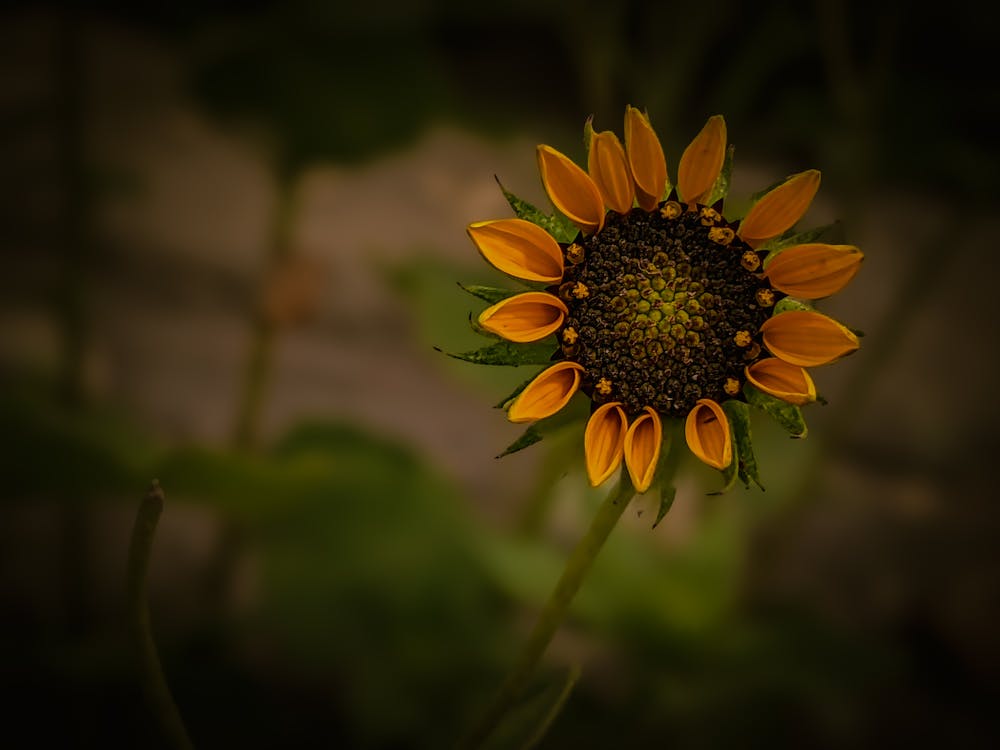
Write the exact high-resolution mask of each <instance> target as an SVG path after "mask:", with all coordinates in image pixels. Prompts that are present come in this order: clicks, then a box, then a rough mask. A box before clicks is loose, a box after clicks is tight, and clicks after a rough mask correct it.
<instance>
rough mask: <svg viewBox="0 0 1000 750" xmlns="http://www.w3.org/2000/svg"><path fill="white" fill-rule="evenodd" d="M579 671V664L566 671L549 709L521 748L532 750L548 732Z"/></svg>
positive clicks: (570, 691) (567, 697)
mask: <svg viewBox="0 0 1000 750" xmlns="http://www.w3.org/2000/svg"><path fill="white" fill-rule="evenodd" d="M580 671H581V670H580V665H579V664H574V665H573V666H572V667H571V668H570V669H569V671H568V672H567V673H566V678H565V679H564V680H563V681H562V686H561V687H560V689H559V692H558V693H557V694H556V696H555V699H554V700H553V701H552V703H551V704H550V705H549V709H548V710H547V711H546V712H545V715H544V716H542V717H541V720H540V721H539V722H538V725H537V726H536V727H535V729H534V731H533V732H532V733H531V735H529V737H528V739H526V740H525V741H524V744H523V745H521V750H533V748H536V747H538V745H539V743H541V741H542V740H544V739H545V735H546V734H548V732H549V729H550V728H551V727H552V724H553V723H554V722H555V720H556V719H557V718H558V716H559V713H560V712H561V711H562V709H563V706H565V705H566V701H567V700H569V695H570V693H572V692H573V688H574V687H575V686H576V683H577V681H578V680H579V679H580Z"/></svg>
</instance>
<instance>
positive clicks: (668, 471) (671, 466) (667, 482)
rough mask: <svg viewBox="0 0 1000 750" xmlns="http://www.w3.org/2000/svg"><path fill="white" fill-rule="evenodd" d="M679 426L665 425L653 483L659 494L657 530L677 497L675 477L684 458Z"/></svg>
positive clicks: (670, 422) (655, 521)
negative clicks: (679, 438)
mask: <svg viewBox="0 0 1000 750" xmlns="http://www.w3.org/2000/svg"><path fill="white" fill-rule="evenodd" d="M678 430H679V424H678V425H675V424H673V421H672V420H670V421H668V422H667V423H666V424H665V425H664V429H663V444H662V446H661V447H660V460H659V461H658V462H657V466H656V474H655V477H654V479H653V483H654V484H655V485H656V491H657V493H658V494H659V500H660V504H659V507H658V508H657V510H656V518H655V519H654V521H653V526H652V528H654V529H655V528H656V527H657V526H658V525H659V524H660V521H662V520H663V518H664V516H666V515H667V512H668V511H669V510H670V508H671V507H673V504H674V498H676V497H677V488H676V487H675V486H674V476H675V475H676V474H677V467H678V466H679V464H680V462H681V459H682V458H683V456H684V453H683V451H681V450H680V447H681V443H680V441H679V440H678V439H677V438H678V435H679V434H680V433H679V432H678Z"/></svg>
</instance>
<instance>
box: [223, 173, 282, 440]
mask: <svg viewBox="0 0 1000 750" xmlns="http://www.w3.org/2000/svg"><path fill="white" fill-rule="evenodd" d="M295 178H296V173H295V172H294V171H289V170H284V169H283V170H281V173H280V175H279V178H278V185H277V191H278V194H277V203H276V205H275V210H274V216H273V219H272V225H271V239H270V247H269V248H268V256H267V260H266V263H265V283H267V282H268V281H269V280H270V275H271V274H272V273H273V272H274V271H275V270H276V269H278V268H280V266H281V264H282V262H283V261H285V260H287V259H288V257H289V256H290V255H291V253H292V248H291V245H292V231H293V230H294V228H295V215H296V209H297V206H296V202H295V199H296V193H295V186H296V180H295ZM252 326H253V327H252V329H251V334H250V352H249V354H248V357H247V365H246V374H245V375H244V381H243V392H242V394H241V397H240V402H239V407H238V411H237V414H236V429H235V434H234V442H235V443H236V448H237V449H238V450H244V451H245V450H249V449H251V448H254V447H255V446H256V444H257V441H258V438H259V437H260V434H259V433H260V419H261V413H262V411H263V408H264V402H265V400H266V396H267V387H268V380H269V379H270V376H271V366H272V359H273V355H274V346H275V343H276V342H275V338H276V336H277V333H278V331H277V328H276V326H275V322H274V321H273V320H271V319H270V318H269V317H268V315H267V311H266V310H264V307H263V305H262V304H261V302H260V300H259V299H258V300H257V302H256V304H255V307H254V310H253V322H252Z"/></svg>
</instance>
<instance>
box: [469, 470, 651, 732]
mask: <svg viewBox="0 0 1000 750" xmlns="http://www.w3.org/2000/svg"><path fill="white" fill-rule="evenodd" d="M633 494H634V490H633V488H632V482H631V480H630V479H629V476H628V474H627V473H626V472H625V470H624V468H623V469H622V474H621V477H620V478H619V481H618V485H617V486H616V487H615V489H614V490H612V491H611V494H609V495H608V497H607V499H606V500H605V501H604V502H603V503H602V504H601V507H600V508H598V510H597V514H596V515H595V516H594V519H593V521H591V522H590V528H589V529H587V533H586V534H585V535H584V537H583V538H582V539H581V540H580V541H579V542H578V543H577V545H576V548H575V549H574V550H573V552H572V553H571V554H570V557H569V560H567V561H566V567H565V568H563V572H562V576H560V578H559V581H558V582H557V583H556V587H555V588H554V589H553V590H552V593H551V594H550V595H549V599H548V601H547V602H546V603H545V607H544V608H543V609H542V612H541V614H539V616H538V620H537V622H536V623H535V627H534V629H533V630H532V631H531V635H529V636H528V640H527V642H526V643H525V644H524V648H523V649H522V651H521V656H520V658H519V659H518V661H517V664H516V665H515V667H514V671H513V672H511V674H510V676H508V677H507V680H506V681H505V682H504V684H503V685H502V686H501V687H500V690H499V692H498V693H497V695H496V697H495V698H494V700H493V703H492V704H490V707H489V709H488V710H487V711H486V713H485V714H484V715H483V717H482V719H481V720H480V721H479V723H478V724H476V726H475V727H474V728H473V730H472V732H471V733H470V734H469V735H468V736H467V737H466V738H465V739H464V740H463V741H461V742H460V743H459V745H458V746H459V748H463V749H471V748H477V747H480V746H481V745H482V744H483V743H484V742H485V741H486V740H487V739H488V738H489V736H490V735H491V734H492V733H493V731H494V730H495V729H496V728H497V725H498V724H499V723H500V721H501V719H503V717H504V716H505V715H506V714H507V712H508V711H509V710H510V709H511V707H513V705H514V703H515V701H517V699H518V697H520V695H521V693H522V692H523V691H524V688H525V687H526V686H527V684H528V682H529V681H530V680H531V678H532V676H533V675H534V674H535V670H536V669H537V668H538V663H539V661H540V660H541V658H542V655H543V654H544V653H545V650H546V649H547V648H548V646H549V643H551V641H552V638H553V636H555V634H556V631H557V630H558V629H559V626H560V625H562V623H563V621H564V620H565V619H566V614H567V612H568V611H569V606H570V604H571V603H572V602H573V597H574V596H576V592H577V591H579V589H580V585H581V584H582V583H583V579H584V578H585V577H586V576H587V573H588V572H590V568H591V566H592V565H593V564H594V560H595V559H597V554H598V553H599V552H600V551H601V548H602V547H603V546H604V542H605V541H607V539H608V536H609V535H610V534H611V530H612V529H613V528H614V527H615V525H616V524H617V523H618V519H619V518H621V516H622V513H624V512H625V508H626V507H628V504H629V502H630V501H631V500H632V495H633Z"/></svg>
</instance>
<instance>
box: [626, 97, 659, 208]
mask: <svg viewBox="0 0 1000 750" xmlns="http://www.w3.org/2000/svg"><path fill="white" fill-rule="evenodd" d="M625 150H626V151H627V152H628V166H629V169H631V170H632V179H633V180H634V181H635V192H636V199H637V200H638V201H639V205H640V206H641V207H642V208H643V209H644V210H646V211H652V210H653V209H654V208H656V204H657V203H659V202H660V201H661V200H662V199H663V193H664V192H665V191H666V188H667V160H666V159H665V158H664V156H663V147H662V146H661V145H660V139H659V138H657V137H656V132H655V131H654V130H653V126H652V125H650V124H649V118H648V117H646V115H645V114H643V113H642V112H640V111H639V110H637V109H636V108H635V107H632V106H629V107H627V108H626V109H625Z"/></svg>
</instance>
